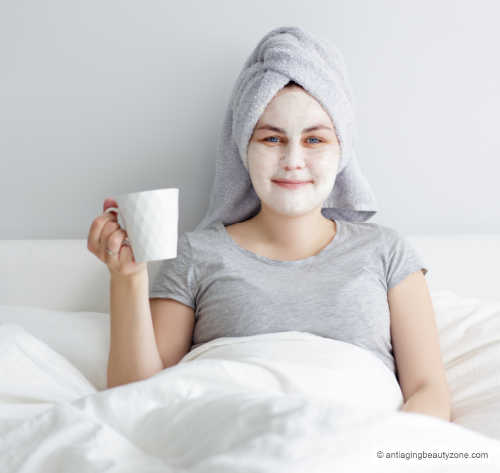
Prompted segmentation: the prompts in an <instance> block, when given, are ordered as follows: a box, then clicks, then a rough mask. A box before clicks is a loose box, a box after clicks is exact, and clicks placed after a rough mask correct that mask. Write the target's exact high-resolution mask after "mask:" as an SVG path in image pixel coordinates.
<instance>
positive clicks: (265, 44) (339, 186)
mask: <svg viewBox="0 0 500 473" xmlns="http://www.w3.org/2000/svg"><path fill="white" fill-rule="evenodd" d="M290 81H293V82H295V83H297V84H298V85H300V86H301V87H303V88H304V89H305V90H306V91H307V92H308V93H309V94H311V95H312V96H313V97H314V98H315V99H316V100H317V101H318V102H319V103H320V104H321V105H322V107H323V108H324V109H325V110H326V111H327V112H328V114H329V116H330V118H331V120H332V123H333V124H334V126H335V129H336V132H337V137H338V139H339V143H340V148H341V156H340V161H339V166H338V171H337V176H336V180H335V185H334V187H333V189H332V191H331V193H330V195H329V197H328V198H327V199H326V200H325V201H324V203H323V207H322V209H321V213H322V214H323V216H325V217H326V218H329V219H340V220H348V221H352V222H364V221H367V220H369V219H370V218H371V217H373V216H374V215H375V213H376V212H377V211H378V205H377V202H376V199H375V196H374V195H373V192H372V190H371V187H370V184H369V183H368V181H367V180H366V178H365V177H364V175H363V173H362V172H361V169H360V167H359V165H358V161H357V158H356V152H355V149H354V137H355V134H356V131H355V121H354V107H353V94H352V90H351V87H350V85H349V81H348V77H347V70H346V65H345V62H344V59H343V57H342V54H341V53H340V51H339V50H338V49H337V48H336V47H335V46H334V45H332V44H330V43H327V42H325V41H321V40H319V39H317V38H315V37H313V36H312V35H311V34H310V33H308V32H306V31H304V30H303V29H301V28H299V27H295V26H290V27H280V28H275V29H273V30H272V31H270V32H269V33H267V34H266V35H265V36H264V37H263V38H262V39H261V40H260V41H259V43H258V44H257V46H256V47H255V49H254V51H253V52H252V53H251V55H250V57H249V58H248V59H247V60H246V62H245V64H244V66H243V69H242V71H241V72H240V74H239V76H238V78H237V80H236V83H235V85H234V88H233V92H232V95H231V99H230V101H229V105H228V108H227V111H226V114H225V118H224V124H223V128H222V131H221V134H220V136H219V142H218V147H217V158H216V165H215V178H214V182H213V186H212V191H211V195H210V200H209V205H208V210H207V212H206V214H205V216H204V218H203V219H202V220H201V222H200V223H199V224H198V226H197V227H196V229H195V231H196V230H201V229H204V228H208V227H210V226H212V225H213V224H214V223H216V222H222V223H223V224H224V225H230V224H233V223H237V222H242V221H245V220H248V219H249V218H251V217H253V216H254V215H256V214H257V213H258V211H259V206H260V201H259V197H258V196H257V194H256V193H255V190H254V189H253V186H252V182H251V179H250V175H249V173H248V163H247V148H248V143H249V140H250V138H251V136H252V134H253V130H254V128H255V125H256V123H257V121H258V120H259V118H260V116H261V115H262V113H263V112H264V110H265V108H266V106H267V105H268V103H269V102H270V101H271V100H272V99H273V97H274V96H275V95H276V93H277V92H278V91H279V90H280V89H282V88H283V87H284V86H286V85H287V84H288V83H289V82H290Z"/></svg>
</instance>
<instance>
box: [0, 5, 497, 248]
mask: <svg viewBox="0 0 500 473" xmlns="http://www.w3.org/2000/svg"><path fill="white" fill-rule="evenodd" d="M499 15H500V4H499V3H498V2H495V1H481V0H478V1H475V2H472V1H453V0H441V1H439V2H436V1H431V0H425V1H418V2H417V1H414V2H410V1H403V2H402V1H396V0H394V1H392V0H379V1H377V2H371V1H360V0H357V1H353V0H345V1H332V0H321V1H320V0H317V1H307V2H305V1H296V0H295V1H294V0H286V1H285V0H283V1H281V0H280V1H269V0H267V1H252V2H241V1H239V2H238V1H218V2H217V1H211V2H201V1H199V2H189V1H182V2H169V1H159V0H156V1H151V0H150V1H147V0H146V1H135V2H134V1H131V0H120V1H117V0H115V1H106V2H103V1H95V0H92V1H90V0H85V1H83V0H72V1H67V0H48V1H44V2H39V1H35V0H31V1H21V0H11V1H3V2H2V3H0V54H1V61H0V68H1V69H0V125H1V128H0V130H1V131H0V201H1V203H2V204H1V208H2V217H1V220H0V239H49V238H61V239H63V238H87V234H88V230H89V227H90V224H91V221H92V220H93V219H94V218H95V217H96V216H97V215H98V214H99V213H101V212H102V202H103V200H104V198H105V197H108V196H113V195H117V194H122V193H126V192H135V191H139V190H147V189H156V188H160V187H179V188H180V227H179V231H187V230H192V229H193V228H194V227H195V226H196V224H197V223H198V221H199V220H200V219H201V217H202V216H203V214H204V212H205V209H206V206H207V197H208V193H209V191H210V188H211V185H212V179H213V175H214V170H215V169H214V158H215V149H216V142H217V136H218V133H219V130H220V128H221V126H222V119H223V115H224V111H225V109H226V106H227V102H228V100H229V97H230V93H231V90H232V86H233V84H234V81H235V80H236V77H237V75H238V73H239V72H240V69H241V67H242V65H243V62H244V61H245V60H246V58H247V57H248V55H249V54H250V52H251V51H252V50H253V48H254V47H255V45H256V44H257V42H258V41H259V40H260V38H261V37H262V36H263V35H264V34H266V33H267V32H268V31H270V30H271V29H272V28H275V27H277V26H288V25H297V26H302V27H304V28H306V29H308V30H309V31H311V32H312V33H315V34H317V35H319V36H322V37H325V38H328V39H329V40H330V41H332V42H334V43H335V44H337V46H338V47H339V48H340V49H341V50H342V52H343V54H344V57H345V59H346V62H347V66H348V68H349V73H350V77H351V81H352V84H353V88H354V92H355V98H356V103H355V106H356V111H357V118H358V135H359V142H358V144H357V150H358V159H359V163H360V166H361V168H362V169H363V171H364V173H365V175H366V176H367V178H368V179H369V181H370V182H371V184H372V186H373V189H374V191H375V193H376V196H377V199H378V201H379V204H380V207H381V211H380V212H379V214H378V215H377V216H376V217H374V218H373V219H372V220H371V221H374V222H378V223H382V224H385V225H389V226H392V227H394V228H397V229H399V230H401V231H402V232H404V233H408V234H454V233H477V234H480V233H500V208H499V203H500V198H499V197H500V191H499V174H500V153H499V151H500V132H499V119H498V113H499V112H498V110H499V109H500V80H499V78H500V66H499V61H498V51H497V45H498V44H500V33H499V30H498V17H499Z"/></svg>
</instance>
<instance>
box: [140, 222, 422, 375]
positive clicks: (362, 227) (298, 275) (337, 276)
mask: <svg viewBox="0 0 500 473" xmlns="http://www.w3.org/2000/svg"><path fill="white" fill-rule="evenodd" d="M336 222H337V233H336V235H335V237H334V239H333V240H332V241H331V242H330V243H329V244H328V245H327V246H326V247H325V248H323V249H322V250H321V251H320V252H319V253H318V254H316V255H314V256H310V257H309V258H305V259H301V260H297V261H277V260H273V259H270V258H267V257H265V256H261V255H257V254H255V253H253V252H251V251H249V250H247V249H245V248H242V247H240V246H239V245H238V244H237V243H236V242H235V241H234V240H233V239H232V238H231V236H230V235H229V233H227V230H226V229H225V226H224V225H223V224H222V223H220V222H217V223H215V224H213V225H212V226H211V227H210V228H206V229H203V230H200V231H196V232H184V233H182V234H181V235H180V236H179V241H178V255H177V257H176V258H172V259H168V260H163V261H162V262H161V263H160V267H159V270H158V272H157V274H156V277H154V280H152V281H151V284H150V292H149V297H151V298H153V297H163V298H171V299H175V300H177V301H179V302H182V303H183V304H186V305H188V306H190V307H192V308H193V309H194V310H195V318H196V321H195V327H194V333H193V340H192V343H193V345H192V347H191V349H194V348H196V347H197V346H199V345H200V344H202V343H206V342H208V341H210V340H213V339H215V338H218V337H239V336H247V335H255V334H262V333H272V332H283V331H290V330H296V331H303V332H309V333H312V334H315V335H320V336H322V337H327V338H332V339H336V340H341V341H344V342H348V343H352V344H354V345H357V346H359V347H362V348H365V349H367V350H370V351H372V352H373V353H374V354H375V355H376V356H378V357H379V358H380V359H381V360H382V361H383V362H384V363H385V364H386V366H387V367H388V368H389V369H390V370H391V371H392V372H393V373H394V374H395V375H396V377H397V373H396V366H395V362H394V357H393V352H392V344H391V336H390V312H389V305H388V301H387V291H388V290H389V289H390V288H392V287H393V286H395V285H396V284H398V283H399V282H400V281H402V280H403V279H404V278H405V277H406V276H408V275H409V274H410V273H413V272H415V271H418V270H420V269H422V272H423V274H424V275H425V274H426V273H427V267H426V266H425V263H424V262H423V260H422V259H421V257H420V255H419V253H417V251H416V250H415V248H414V247H413V246H412V245H411V244H410V243H409V241H408V240H407V239H406V238H405V237H403V236H402V235H401V234H400V233H399V232H398V231H396V230H394V229H392V228H390V227H386V226H384V225H380V224H377V223H373V222H361V223H360V222H357V223H354V222H349V221H342V220H336Z"/></svg>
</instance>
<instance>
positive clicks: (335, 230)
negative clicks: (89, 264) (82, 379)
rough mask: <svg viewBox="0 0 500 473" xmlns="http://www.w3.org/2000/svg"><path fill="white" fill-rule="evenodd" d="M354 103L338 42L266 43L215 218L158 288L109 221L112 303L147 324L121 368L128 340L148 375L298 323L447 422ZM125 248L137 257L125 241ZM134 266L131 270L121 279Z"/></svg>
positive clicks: (304, 37) (406, 269)
mask: <svg viewBox="0 0 500 473" xmlns="http://www.w3.org/2000/svg"><path fill="white" fill-rule="evenodd" d="M352 108H353V107H352V94H351V91H350V88H349V86H348V81H347V75H346V71H345V65H344V63H343V60H342V57H341V55H340V53H339V52H338V51H337V50H336V49H335V48H333V47H331V46H325V45H324V44H322V43H321V42H320V41H318V40H316V39H315V38H313V37H312V36H311V35H309V34H308V33H306V32H304V31H303V30H301V29H300V28H296V27H283V28H277V29H275V30H273V31H271V32H270V33H268V34H267V35H266V36H264V38H263V39H262V40H261V41H260V42H259V44H258V45H257V47H256V48H255V50H254V52H253V53H252V55H251V56H250V57H249V59H248V60H247V62H246V63H245V66H244V68H243V71H242V72H241V73H240V76H239V78H238V80H237V82H236V85H235V88H234V90H233V94H232V97H231V101H230V104H229V107H228V111H227V113H226V119H225V123H224V128H223V133H222V135H221V139H220V144H219V149H218V158H217V167H216V175H215V180H214V186H213V189H212V194H211V198H210V202H209V207H208V211H207V214H206V216H205V218H204V219H203V220H202V222H201V223H200V224H199V225H198V227H197V228H196V230H195V231H194V232H186V233H183V234H182V235H181V236H180V238H179V244H178V256H177V258H175V259H171V260H164V261H163V262H162V264H161V267H160V269H159V272H158V274H157V275H156V277H155V278H154V279H153V281H152V285H151V286H150V287H149V292H147V291H146V289H145V286H146V281H147V275H146V274H145V270H144V267H140V268H136V267H133V266H130V265H132V264H133V263H132V262H131V261H130V260H126V259H125V260H124V261H123V267H121V262H120V257H121V256H120V254H118V251H119V248H120V246H121V244H122V242H123V239H124V238H125V236H126V232H123V231H121V232H120V229H119V227H118V228H117V227H116V225H117V223H116V221H109V220H112V219H113V217H107V216H102V217H103V218H102V220H100V223H99V225H103V226H104V225H108V226H107V227H106V232H105V234H104V235H101V246H99V245H96V246H97V247H99V248H101V247H102V245H105V244H106V242H107V241H108V240H109V243H108V245H109V246H108V248H109V251H108V253H109V258H114V266H113V262H111V261H110V263H109V264H108V266H110V265H111V266H110V270H111V268H115V270H114V273H113V271H112V274H115V278H114V279H113V277H112V295H113V288H114V290H115V298H114V299H115V300H116V302H115V312H116V313H128V316H120V318H121V320H129V322H130V321H131V320H132V321H135V323H137V320H138V319H140V320H141V327H142V332H143V333H146V335H145V336H144V338H143V339H142V341H140V342H139V341H138V340H137V338H135V339H133V337H134V335H133V331H132V330H128V331H127V330H126V329H124V328H118V326H120V327H123V326H125V325H126V324H125V323H123V324H118V323H116V324H115V326H116V328H115V340H117V342H116V343H115V346H116V347H122V348H116V349H115V351H114V352H113V348H112V350H111V351H112V353H111V354H110V366H111V365H113V366H115V369H114V370H112V371H113V372H119V371H120V369H119V366H122V367H123V366H127V365H126V364H125V363H124V362H121V365H120V363H119V362H118V361H116V360H118V359H119V358H120V356H119V354H121V355H122V356H126V355H125V352H126V351H127V348H126V347H127V346H128V347H130V344H131V343H133V342H134V340H135V345H136V346H138V347H141V348H138V349H137V352H136V353H135V354H134V356H136V357H137V356H139V357H142V359H143V360H144V365H143V369H142V370H140V369H139V370H137V371H136V375H135V377H136V378H141V377H147V376H149V375H151V374H154V373H155V372H157V371H158V370H159V369H163V368H165V367H168V366H172V365H174V364H175V363H177V362H178V361H179V360H180V359H181V358H182V357H183V356H184V355H185V354H186V353H187V352H188V351H189V350H190V349H192V348H195V347H197V346H198V345H200V344H202V343H206V342H208V341H210V340H213V339H215V338H218V337H224V336H227V337H231V336H247V335H253V334H260V333H272V332H281V331H288V330H295V331H304V332H310V333H313V334H317V335H321V336H323V337H328V338H332V339H337V340H342V341H346V342H349V343H353V344H355V345H358V346H360V347H363V348H365V349H367V350H369V351H371V352H372V353H373V354H374V355H376V356H377V357H379V359H380V360H381V361H382V362H383V363H384V364H385V365H386V366H387V368H388V369H389V370H391V372H393V373H394V375H395V376H396V377H397V379H398V382H399V383H400V386H401V389H402V393H403V396H404V399H405V403H404V405H403V406H402V409H403V410H405V411H413V412H420V413H424V414H428V415H434V416H437V417H440V418H443V419H445V420H450V396H449V390H448V386H447V383H446V377H445V372H444V367H443V363H442V360H441V356H440V349H439V338H438V332H437V327H436V323H435V316H434V312H433V308H432V301H431V298H430V294H429V291H428V288H427V285H426V281H425V278H424V275H425V274H426V273H427V268H425V266H424V264H423V263H422V261H421V259H420V257H419V255H418V254H417V253H416V251H415V250H414V249H413V247H412V246H411V245H410V244H409V243H408V241H407V240H406V239H405V238H403V237H402V236H401V235H400V234H399V233H398V232H397V231H395V230H393V229H391V228H389V227H385V226H382V225H379V224H375V223H369V222H366V220H368V219H369V218H370V217H371V216H373V215H374V214H375V213H376V204H375V198H374V196H373V194H372V192H371V188H370V186H369V184H368V182H367V181H366V179H365V178H364V176H363V175H362V173H361V171H360V169H359V167H358V166H357V161H356V156H355V153H354V149H353V139H352V137H353V122H354V120H353V110H352ZM283 181H299V183H295V184H294V183H290V182H288V183H286V182H283ZM111 205H116V203H114V202H113V201H109V203H108V202H106V203H105V206H104V207H105V210H106V208H107V207H108V206H111ZM106 219H108V221H106ZM117 232H118V233H117ZM97 233H98V230H97V229H96V230H95V235H97ZM112 235H115V239H114V240H113V241H111V238H112ZM94 239H96V236H94ZM105 248H106V247H105ZM120 253H121V254H124V257H125V258H128V257H132V258H133V255H131V250H130V249H129V248H127V247H124V248H123V250H122V251H120ZM101 254H102V253H101ZM127 265H129V266H127ZM127 267H128V268H129V273H131V274H134V275H135V276H137V277H135V278H129V279H127V278H126V277H125V278H124V277H121V276H122V274H124V273H126V272H127V271H126V268H127ZM130 268H132V269H130ZM136 269H137V271H135V270H136ZM132 279H134V280H135V284H133V283H131V282H130V281H131V280H132ZM113 281H114V282H115V285H114V286H113ZM125 281H127V282H125ZM137 281H140V282H137ZM118 294H119V295H120V297H118ZM147 295H149V299H150V307H151V314H148V313H147V310H146V309H145V307H146V305H145V299H146V297H147ZM127 298H128V299H127ZM119 301H121V302H119ZM120 304H121V305H120ZM127 307H128V308H129V309H127ZM130 307H133V309H130ZM111 312H113V297H112V308H111ZM137 313H141V314H142V315H141V316H137V315H134V314H137ZM149 315H151V316H152V320H153V329H154V337H155V339H156V342H157V347H158V352H157V353H156V352H155V351H154V349H152V348H149V345H150V344H151V340H152V338H153V336H152V332H153V331H152V330H151V327H150V325H148V322H147V320H148V316H149ZM115 318H117V317H115ZM130 324H132V322H130ZM145 327H147V329H146V328H145ZM125 332H126V333H127V335H123V333H125ZM136 332H137V330H136ZM135 337H137V335H135ZM112 339H113V324H112ZM132 339H133V340H132ZM118 340H121V342H119V341H118ZM127 344H128V345H127ZM147 347H148V348H147ZM146 350H150V352H148V354H145V352H146ZM128 352H130V349H128ZM112 355H114V356H112ZM128 356H132V355H130V354H129V355H128ZM112 359H113V360H115V361H114V362H113V363H112V361H111V360H112ZM151 359H153V360H154V361H153V362H151ZM160 360H161V361H160ZM148 362H149V364H148ZM136 365H137V362H136ZM128 366H130V363H129V364H128ZM146 366H147V368H146ZM122 371H123V372H124V369H123V370H122ZM129 371H130V370H129ZM118 378H120V379H121V380H122V381H123V380H124V379H125V378H124V376H121V377H120V376H116V379H118Z"/></svg>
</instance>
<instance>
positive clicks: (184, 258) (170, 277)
mask: <svg viewBox="0 0 500 473" xmlns="http://www.w3.org/2000/svg"><path fill="white" fill-rule="evenodd" d="M195 294H196V280H195V274H194V262H193V254H192V248H191V245H190V243H189V239H188V237H187V235H186V233H183V234H181V236H180V237H179V240H178V242H177V257H176V258H171V259H166V260H162V261H161V262H160V264H159V268H158V270H157V272H156V274H155V276H154V277H153V278H152V281H151V284H150V287H149V297H150V298H153V297H163V298H168V299H175V300H176V301H179V302H182V303H183V304H186V305H188V306H190V307H192V308H193V309H194V308H195V297H196V296H195Z"/></svg>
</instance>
